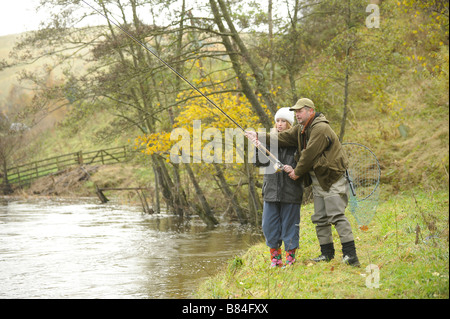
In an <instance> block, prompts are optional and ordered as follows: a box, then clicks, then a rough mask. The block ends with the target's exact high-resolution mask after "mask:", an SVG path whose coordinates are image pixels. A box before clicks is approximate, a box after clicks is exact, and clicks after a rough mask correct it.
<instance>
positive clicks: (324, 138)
mask: <svg viewBox="0 0 450 319" xmlns="http://www.w3.org/2000/svg"><path fill="white" fill-rule="evenodd" d="M290 110H292V111H295V117H296V118H297V122H298V124H299V125H295V126H294V127H292V128H291V129H289V130H287V131H284V132H281V133H279V134H278V146H280V147H289V146H296V147H297V149H298V151H299V154H300V155H299V158H298V162H297V165H296V167H295V168H293V167H291V166H289V165H285V166H284V168H283V169H284V171H285V172H286V173H288V174H289V177H290V178H292V179H293V180H296V179H298V178H302V179H303V183H304V186H305V187H306V186H309V185H311V184H312V191H313V195H314V215H313V216H312V217H311V220H312V222H313V223H314V224H315V225H316V234H317V238H318V240H319V244H320V250H321V254H320V256H319V257H317V258H314V259H312V260H313V261H316V262H320V261H330V260H331V259H333V258H334V253H335V250H334V244H333V237H332V232H331V225H334V227H335V228H336V231H337V232H338V234H339V237H340V241H341V244H342V254H343V259H342V260H343V262H344V263H346V264H349V265H352V266H355V267H359V266H360V264H359V260H358V257H357V255H356V247H355V241H354V238H353V232H352V229H351V225H350V222H349V221H348V219H347V217H346V216H345V208H346V207H347V203H348V195H347V192H348V184H347V180H346V178H345V170H346V169H347V167H348V160H347V158H346V156H345V154H344V152H343V149H342V145H341V143H340V142H339V139H338V137H337V135H336V133H335V132H334V131H333V130H332V128H331V127H330V125H329V122H328V120H327V119H326V118H325V116H324V115H323V114H322V113H319V112H315V106H314V103H313V101H311V100H310V99H307V98H301V99H299V100H298V101H297V103H296V104H295V105H294V106H292V107H291V108H290ZM246 136H247V137H248V138H249V139H250V140H252V141H256V140H258V135H257V134H256V133H255V132H246ZM266 140H270V138H269V136H267V137H266Z"/></svg>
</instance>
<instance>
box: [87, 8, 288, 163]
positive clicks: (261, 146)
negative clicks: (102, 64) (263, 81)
mask: <svg viewBox="0 0 450 319" xmlns="http://www.w3.org/2000/svg"><path fill="white" fill-rule="evenodd" d="M81 1H82V2H83V3H84V4H86V5H87V6H89V7H90V8H92V9H93V10H94V11H96V12H97V13H98V14H100V15H101V16H103V17H104V18H105V19H106V20H108V21H109V22H110V23H112V24H113V25H115V26H116V27H118V28H119V29H120V30H122V32H124V33H125V34H126V35H127V36H128V37H129V38H130V39H132V40H133V41H134V42H136V43H137V44H139V45H140V46H141V47H143V48H144V49H145V50H147V51H148V52H150V53H151V54H152V55H153V56H154V57H155V58H157V59H158V60H159V61H160V62H161V63H162V64H164V65H165V66H166V67H168V68H169V69H170V70H171V71H172V72H173V73H174V74H175V75H176V76H178V77H179V78H180V79H182V80H183V81H184V82H186V83H187V84H188V85H189V86H190V87H191V88H192V89H193V90H194V91H196V92H197V93H199V94H200V95H201V96H202V97H204V98H205V99H206V100H207V101H208V102H209V103H210V104H211V105H212V106H214V107H215V108H216V109H218V110H219V111H220V112H221V113H222V114H223V115H225V116H226V117H227V118H228V119H229V120H230V121H231V122H233V123H234V125H236V126H237V127H238V128H239V129H241V130H242V132H244V133H245V132H246V131H245V129H244V128H243V127H242V126H241V125H239V123H238V122H236V121H235V120H234V119H233V118H232V117H231V116H229V115H228V114H227V113H226V112H225V111H224V110H223V109H222V108H220V107H219V106H218V105H217V104H216V103H214V101H212V100H211V99H210V98H209V97H208V96H206V95H205V94H204V93H203V92H202V91H200V90H199V89H198V88H197V87H196V86H195V85H194V84H192V83H191V82H190V81H189V80H188V79H186V78H185V77H184V76H183V75H182V74H180V73H179V72H178V71H177V70H175V69H174V68H173V67H172V66H171V65H170V64H169V63H167V62H166V61H165V60H163V59H162V58H161V57H160V56H159V55H158V54H156V53H155V52H153V51H152V50H150V49H149V48H148V47H147V46H146V45H145V44H144V43H142V42H141V41H140V40H138V39H137V38H136V37H134V36H133V35H132V34H130V33H129V32H127V31H126V30H125V29H124V28H122V27H121V26H120V25H119V23H116V22H114V21H112V20H111V19H109V18H108V16H106V15H105V14H103V13H102V12H101V11H99V10H98V9H96V8H94V7H93V6H91V5H90V4H89V3H87V2H86V1H84V0H81ZM255 147H256V148H257V149H259V150H260V151H261V152H262V153H263V154H264V155H265V156H266V157H267V158H268V159H269V160H270V161H271V162H273V164H274V168H275V170H276V171H277V172H278V171H281V170H282V168H283V166H284V165H283V164H281V162H280V161H279V160H278V158H276V157H275V155H273V154H272V153H271V152H269V150H268V149H267V148H266V147H265V146H263V145H262V144H259V145H257V144H255Z"/></svg>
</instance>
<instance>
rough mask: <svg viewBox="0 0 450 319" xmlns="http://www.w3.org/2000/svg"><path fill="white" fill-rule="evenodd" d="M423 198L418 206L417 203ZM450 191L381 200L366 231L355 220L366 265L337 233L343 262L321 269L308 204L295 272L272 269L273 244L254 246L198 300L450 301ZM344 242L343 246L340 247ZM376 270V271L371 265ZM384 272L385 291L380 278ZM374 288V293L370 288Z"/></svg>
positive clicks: (418, 192) (412, 193) (205, 288)
mask: <svg viewBox="0 0 450 319" xmlns="http://www.w3.org/2000/svg"><path fill="white" fill-rule="evenodd" d="M416 200H417V202H416ZM448 201H449V193H448V189H447V190H438V191H433V192H431V191H423V190H418V189H416V190H412V191H408V192H403V193H399V194H397V195H393V196H391V197H390V198H389V199H387V200H385V201H380V204H379V206H378V209H377V215H376V216H375V218H374V219H373V220H372V222H371V223H370V225H369V227H368V229H367V230H366V231H362V230H360V229H358V227H357V224H356V221H355V219H354V218H353V217H350V221H351V223H352V226H353V229H354V233H355V237H356V246H357V250H358V254H359V259H360V261H361V267H360V268H353V267H350V266H347V265H344V264H342V262H341V259H342V253H341V250H340V249H341V246H340V243H339V239H338V236H337V233H336V232H335V231H334V233H333V237H334V242H335V248H336V257H335V259H334V260H332V261H331V262H329V263H317V264H314V263H312V262H310V261H309V260H308V259H309V258H313V257H317V255H318V254H319V246H318V243H317V239H316V235H315V230H314V227H313V225H312V223H311V219H310V217H311V215H312V213H313V210H314V207H313V205H312V204H309V205H305V206H303V207H302V213H301V223H300V248H299V250H298V254H297V262H296V264H295V265H294V266H293V267H290V268H287V269H271V268H269V252H268V248H267V246H266V245H265V244H263V243H261V244H257V245H254V246H252V247H251V248H250V249H249V250H248V251H247V252H246V253H245V254H244V255H242V256H236V257H235V258H234V259H231V260H229V261H228V263H227V265H225V266H224V267H223V269H222V271H221V272H220V273H219V274H217V275H215V276H213V277H211V278H209V279H208V280H206V281H205V282H204V283H203V284H202V285H201V286H200V288H199V290H198V291H197V294H196V297H198V298H244V299H245V298H264V299H270V298H295V299H297V298H298V299H331V298H337V299H349V298H362V299H366V298H368V299H380V298H389V299H397V298H398V299H401V298H406V299H414V298H420V299H422V298H423V299H445V298H449V209H448ZM336 243H337V244H336ZM370 264H372V265H375V268H374V269H377V270H374V271H372V274H371V273H370V271H368V270H367V269H366V268H367V266H369V265H370ZM376 272H378V273H379V281H378V284H379V287H377V279H376V278H375V277H376V275H375V273H376ZM370 287H372V288H370Z"/></svg>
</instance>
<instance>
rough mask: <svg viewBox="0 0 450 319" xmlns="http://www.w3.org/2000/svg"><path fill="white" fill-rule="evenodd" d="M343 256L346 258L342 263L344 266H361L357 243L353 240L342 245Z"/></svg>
mask: <svg viewBox="0 0 450 319" xmlns="http://www.w3.org/2000/svg"><path fill="white" fill-rule="evenodd" d="M342 255H343V256H344V257H343V258H342V262H343V263H344V264H347V265H350V266H353V267H359V266H361V265H360V263H359V260H358V256H357V255H356V247H355V241H353V240H352V241H349V242H346V243H342Z"/></svg>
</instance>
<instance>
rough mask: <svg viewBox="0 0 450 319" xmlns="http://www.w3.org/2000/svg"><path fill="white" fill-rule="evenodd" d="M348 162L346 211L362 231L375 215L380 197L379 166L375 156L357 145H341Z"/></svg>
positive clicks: (365, 148) (362, 146)
mask: <svg viewBox="0 0 450 319" xmlns="http://www.w3.org/2000/svg"><path fill="white" fill-rule="evenodd" d="M342 146H343V149H344V152H345V153H346V155H347V158H348V160H349V166H348V179H349V183H350V191H349V204H348V206H347V209H348V210H350V212H351V213H352V215H353V216H354V217H355V219H356V221H357V223H358V225H359V226H360V228H361V229H362V230H366V229H367V225H368V224H369V223H370V222H371V221H372V219H373V217H374V216H375V214H376V210H377V206H378V199H379V195H380V187H379V186H380V176H381V170H380V164H379V162H378V159H377V157H376V156H375V154H374V153H373V152H372V151H371V150H370V149H369V148H367V147H366V146H364V145H361V144H358V143H343V144H342Z"/></svg>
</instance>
